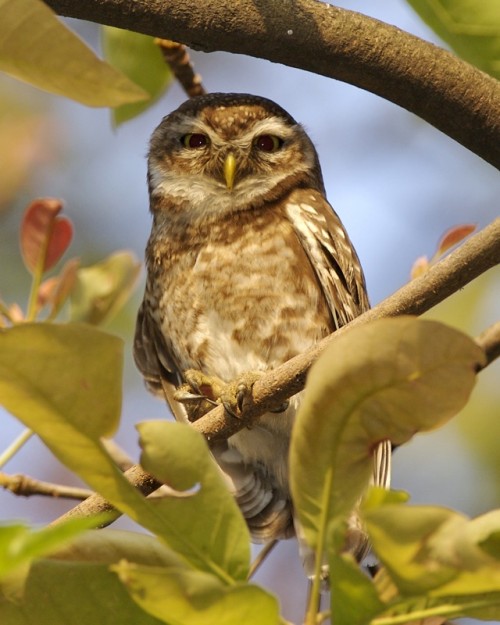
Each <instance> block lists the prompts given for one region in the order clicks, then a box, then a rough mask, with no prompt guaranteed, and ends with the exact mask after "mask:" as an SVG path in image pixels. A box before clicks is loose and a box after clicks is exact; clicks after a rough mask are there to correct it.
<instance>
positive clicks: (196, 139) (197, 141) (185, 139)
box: [181, 132, 208, 150]
mask: <svg viewBox="0 0 500 625" xmlns="http://www.w3.org/2000/svg"><path fill="white" fill-rule="evenodd" d="M181 143H182V145H183V146H184V147H185V148H191V149H193V150H194V149H196V148H204V147H205V146H207V145H208V137H207V135H204V134H202V133H201V132H192V133H189V134H187V135H183V136H182V137H181Z"/></svg>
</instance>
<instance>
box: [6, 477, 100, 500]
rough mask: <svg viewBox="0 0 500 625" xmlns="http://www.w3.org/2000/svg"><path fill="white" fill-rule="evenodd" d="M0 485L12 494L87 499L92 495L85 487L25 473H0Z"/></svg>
mask: <svg viewBox="0 0 500 625" xmlns="http://www.w3.org/2000/svg"><path fill="white" fill-rule="evenodd" d="M0 486H1V487H2V488H4V489H5V490H9V491H10V492H11V493H13V494H14V495H19V496H22V497H31V496H32V495H43V496H44V497H58V498H60V499H81V500H84V499H87V497H90V496H91V495H93V491H91V490H88V489H87V488H77V487H73V486H64V485H62V484H52V483H51V482H42V481H41V480H36V479H34V478H32V477H28V476H27V475H20V474H17V475H7V474H6V473H0Z"/></svg>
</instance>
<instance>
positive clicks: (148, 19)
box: [45, 0, 500, 167]
mask: <svg viewBox="0 0 500 625" xmlns="http://www.w3.org/2000/svg"><path fill="white" fill-rule="evenodd" d="M45 2H46V4H48V5H49V6H50V7H52V8H53V9H54V10H55V11H56V12H57V13H59V14H60V15H64V16H68V17H76V18H80V19H85V20H90V21H93V22H97V23H100V24H109V25H111V26H117V27H118V28H125V29H128V30H133V31H137V32H141V33H145V34H148V35H152V36H154V37H160V38H162V39H171V40H173V41H179V42H181V43H183V44H186V45H188V46H190V47H191V48H193V49H197V50H203V51H205V52H213V51H215V50H224V51H227V52H233V53H237V54H247V55H250V56H255V57H258V58H262V59H267V60H269V61H274V62H276V63H283V64H284V65H289V66H291V67H297V68H300V69H304V70H307V71H310V72H314V73H316V74H321V75H323V76H328V77H330V78H336V79H338V80H342V81H344V82H347V83H350V84H352V85H355V86H357V87H361V88H362V89H366V90H367V91H371V92H372V93H375V94H377V95H379V96H381V97H383V98H385V99H386V100H390V101H391V102H394V103H395V104H398V105H399V106H401V107H403V108H405V109H407V110H408V111H411V112H412V113H415V114H416V115H418V116H419V117H421V118H422V119H425V120H426V121H427V122H429V123H430V124H432V125H433V126H435V127H436V128H438V129H439V130H441V131H442V132H444V133H445V134H447V135H448V136H449V137H452V138H453V139H455V141H458V142H459V143H461V144H462V145H464V146H465V147H466V148H468V149H469V150H471V151H472V152H475V153H476V154H477V155H479V156H481V157H482V158H484V159H485V160H486V161H488V162H489V163H491V164H492V165H494V166H495V167H500V82H499V81H497V80H495V79H494V78H492V77H491V76H488V75H487V74H485V73H483V72H481V71H480V70H478V69H476V68H475V67H473V66H471V65H469V64H468V63H466V62H465V61H461V60H460V59H459V58H457V57H456V56H455V55H453V54H451V53H450V52H447V51H446V50H443V49H442V48H439V47H437V46H435V45H433V44H431V43H428V42H426V41H423V40H422V39H419V38H418V37H415V36H413V35H410V34H409V33H406V32H403V31H401V30H400V29H398V28H396V27H394V26H390V25H389V24H385V23H383V22H380V21H378V20H375V19H372V18H370V17H367V16H364V15H361V14H359V13H355V12H353V11H347V10H345V9H340V8H337V7H334V6H332V5H329V4H327V3H326V2H317V1H316V0H239V1H238V2H234V0H212V1H211V2H200V1H199V0H164V1H163V2H157V1H155V0H87V1H86V2H82V1H81V0H45ZM321 105H322V106H329V103H321Z"/></svg>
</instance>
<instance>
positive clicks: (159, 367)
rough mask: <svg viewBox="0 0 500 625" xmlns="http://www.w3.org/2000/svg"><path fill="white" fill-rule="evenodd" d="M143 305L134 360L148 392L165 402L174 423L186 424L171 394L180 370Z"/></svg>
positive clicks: (140, 309)
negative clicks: (182, 422) (174, 420)
mask: <svg viewBox="0 0 500 625" xmlns="http://www.w3.org/2000/svg"><path fill="white" fill-rule="evenodd" d="M147 311H148V307H147V306H146V305H145V303H144V302H143V303H142V304H141V307H140V308H139V312H138V315H137V322H136V326H135V336H134V360H135V364H136V365H137V368H138V369H139V371H140V372H141V373H142V375H143V377H144V381H145V382H146V386H147V388H148V390H149V391H151V392H152V393H153V394H155V395H159V396H160V397H163V398H164V399H166V400H167V403H168V405H169V408H170V410H171V412H172V414H173V415H174V417H175V418H176V420H177V421H184V422H187V420H188V419H187V414H186V411H185V410H184V407H183V406H182V404H180V403H179V402H177V401H175V399H174V397H173V394H174V392H175V389H176V387H177V386H179V384H181V382H182V380H181V376H180V370H179V368H178V367H177V366H176V365H175V360H174V357H173V354H172V353H171V350H170V349H169V347H168V345H167V342H166V341H165V338H164V336H163V334H162V333H161V332H160V329H159V328H158V326H157V324H156V323H155V322H154V321H153V320H152V319H151V317H150V315H149V313H148V312H147Z"/></svg>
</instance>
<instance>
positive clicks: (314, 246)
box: [285, 189, 370, 331]
mask: <svg viewBox="0 0 500 625" xmlns="http://www.w3.org/2000/svg"><path fill="white" fill-rule="evenodd" d="M285 210H286V212H287V215H288V218H289V220H290V222H291V223H292V225H293V228H294V230H295V232H296V234H297V237H298V239H299V241H300V243H301V246H302V248H303V250H304V252H305V253H306V255H307V257H308V259H309V262H310V263H311V267H312V269H313V270H314V273H315V274H316V277H317V279H318V282H319V284H320V286H321V290H322V292H323V295H324V297H325V299H326V302H327V305H328V308H329V310H330V314H331V318H332V328H331V329H332V331H333V330H336V329H338V328H340V327H341V326H343V325H345V324H346V323H349V321H352V320H353V319H354V318H355V317H357V316H358V315H360V314H361V313H363V312H365V311H366V310H368V308H369V307H370V304H369V302H368V297H367V295H366V288H365V279H364V276H363V270H362V269H361V264H360V262H359V259H358V256H357V254H356V252H355V251H354V248H353V246H352V244H351V242H350V240H349V237H348V236H347V233H346V231H345V230H344V227H343V225H342V222H341V221H340V219H339V218H338V216H337V215H336V213H335V212H334V210H333V209H332V207H331V206H330V205H329V204H328V202H327V201H326V200H325V198H324V196H323V195H321V193H319V192H318V191H315V190H311V189H297V190H295V191H293V192H292V193H291V194H290V196H289V197H288V199H287V201H286V206H285Z"/></svg>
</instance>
